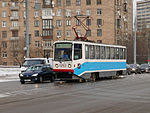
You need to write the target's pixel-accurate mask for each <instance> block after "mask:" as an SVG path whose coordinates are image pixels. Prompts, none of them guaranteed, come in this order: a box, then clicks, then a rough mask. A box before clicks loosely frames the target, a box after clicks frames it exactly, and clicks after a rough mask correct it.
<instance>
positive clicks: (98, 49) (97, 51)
mask: <svg viewBox="0 0 150 113" xmlns="http://www.w3.org/2000/svg"><path fill="white" fill-rule="evenodd" d="M95 52H96V53H95V58H96V59H100V46H96V48H95Z"/></svg>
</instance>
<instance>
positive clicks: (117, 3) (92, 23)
mask: <svg viewBox="0 0 150 113" xmlns="http://www.w3.org/2000/svg"><path fill="white" fill-rule="evenodd" d="M0 4H1V6H0V8H1V10H0V22H1V24H0V45H1V46H0V51H1V52H0V65H19V64H21V63H22V62H23V60H24V58H25V54H26V36H25V34H26V12H25V10H26V7H25V1H20V0H9V1H7V0H1V1H0ZM28 7H29V13H28V19H29V21H28V23H29V24H28V26H29V56H30V57H52V50H53V47H52V46H53V42H54V41H56V40H74V39H75V37H76V35H75V33H74V31H73V29H72V28H73V27H74V26H75V27H76V31H77V33H78V35H79V36H84V35H85V33H86V30H85V29H84V28H83V27H82V26H81V24H80V22H81V21H82V20H84V19H85V17H88V18H86V19H85V20H84V21H83V23H84V25H86V26H87V28H88V31H87V36H88V40H93V41H95V42H97V43H106V44H119V45H125V46H127V48H128V46H129V45H128V44H129V42H131V40H132V0H32V1H29V3H28ZM76 16H82V17H84V18H80V19H79V20H77V19H76V18H75V17H76ZM130 49H131V48H130ZM129 52H130V51H129Z"/></svg>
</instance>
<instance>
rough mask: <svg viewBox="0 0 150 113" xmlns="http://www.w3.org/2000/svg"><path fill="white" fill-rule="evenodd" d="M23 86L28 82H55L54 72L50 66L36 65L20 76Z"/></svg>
mask: <svg viewBox="0 0 150 113" xmlns="http://www.w3.org/2000/svg"><path fill="white" fill-rule="evenodd" d="M19 78H20V82H21V84H24V83H25V82H26V81H32V82H41V83H42V82H43V81H46V80H50V81H51V82H53V81H54V74H53V70H52V68H51V67H50V65H42V64H38V65H34V66H30V67H28V68H27V70H26V71H25V72H22V73H20V74H19Z"/></svg>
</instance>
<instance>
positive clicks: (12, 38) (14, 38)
mask: <svg viewBox="0 0 150 113" xmlns="http://www.w3.org/2000/svg"><path fill="white" fill-rule="evenodd" d="M10 40H19V37H11V38H10Z"/></svg>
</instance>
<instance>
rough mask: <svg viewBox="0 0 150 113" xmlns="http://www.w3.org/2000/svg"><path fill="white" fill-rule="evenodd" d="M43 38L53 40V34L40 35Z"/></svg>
mask: <svg viewBox="0 0 150 113" xmlns="http://www.w3.org/2000/svg"><path fill="white" fill-rule="evenodd" d="M41 37H42V39H43V40H53V36H43V35H42V36H41Z"/></svg>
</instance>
